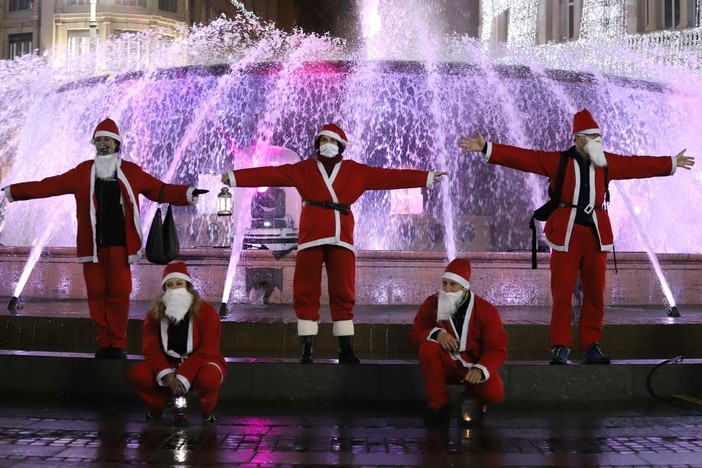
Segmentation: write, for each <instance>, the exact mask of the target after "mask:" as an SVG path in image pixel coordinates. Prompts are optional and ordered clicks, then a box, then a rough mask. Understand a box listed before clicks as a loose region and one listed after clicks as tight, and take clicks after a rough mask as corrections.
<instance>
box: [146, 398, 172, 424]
mask: <svg viewBox="0 0 702 468" xmlns="http://www.w3.org/2000/svg"><path fill="white" fill-rule="evenodd" d="M172 409H173V399H170V400H168V403H166V405H165V406H164V407H163V408H161V409H160V410H158V411H148V412H147V413H146V420H147V421H161V420H162V419H163V418H165V417H166V413H167V412H168V411H170V410H172Z"/></svg>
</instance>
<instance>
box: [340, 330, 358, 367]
mask: <svg viewBox="0 0 702 468" xmlns="http://www.w3.org/2000/svg"><path fill="white" fill-rule="evenodd" d="M360 363H361V360H360V359H358V358H357V357H356V354H355V353H354V352H353V346H352V345H351V337H350V336H340V337H339V364H360Z"/></svg>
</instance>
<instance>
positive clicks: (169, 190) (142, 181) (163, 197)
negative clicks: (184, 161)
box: [122, 162, 190, 206]
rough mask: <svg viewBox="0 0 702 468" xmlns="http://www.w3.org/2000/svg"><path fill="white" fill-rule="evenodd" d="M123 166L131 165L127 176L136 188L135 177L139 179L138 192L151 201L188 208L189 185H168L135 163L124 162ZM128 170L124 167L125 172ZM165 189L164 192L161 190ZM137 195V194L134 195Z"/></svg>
mask: <svg viewBox="0 0 702 468" xmlns="http://www.w3.org/2000/svg"><path fill="white" fill-rule="evenodd" d="M122 164H123V165H125V166H126V165H127V164H129V165H130V166H131V170H130V172H129V174H126V173H125V175H127V179H129V182H130V184H132V187H134V185H135V184H134V183H133V182H134V181H133V180H132V179H133V178H134V177H136V178H138V184H139V185H138V187H139V188H138V191H139V193H141V194H142V195H144V196H145V197H146V198H148V199H149V200H152V201H155V202H158V203H169V204H171V205H175V206H186V205H189V204H190V202H189V201H188V189H189V188H190V187H189V186H187V185H177V184H167V183H165V182H162V181H161V180H159V179H157V178H156V177H154V176H152V175H151V174H149V173H148V172H144V170H143V169H142V168H141V167H139V166H138V165H136V164H134V163H129V162H123V163H122ZM124 169H126V168H124V167H123V170H124ZM162 188H163V191H162V190H161V189H162ZM134 195H135V196H136V195H137V194H136V193H135V194H134Z"/></svg>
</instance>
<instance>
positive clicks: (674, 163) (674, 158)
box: [670, 156, 678, 175]
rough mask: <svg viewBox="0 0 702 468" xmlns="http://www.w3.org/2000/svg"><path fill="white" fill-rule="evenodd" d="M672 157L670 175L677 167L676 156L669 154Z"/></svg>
mask: <svg viewBox="0 0 702 468" xmlns="http://www.w3.org/2000/svg"><path fill="white" fill-rule="evenodd" d="M671 158H673V168H672V169H671V171H670V175H673V174H675V171H676V170H677V169H678V157H677V156H671Z"/></svg>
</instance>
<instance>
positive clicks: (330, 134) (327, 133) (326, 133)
mask: <svg viewBox="0 0 702 468" xmlns="http://www.w3.org/2000/svg"><path fill="white" fill-rule="evenodd" d="M322 135H324V136H328V137H331V138H333V139H335V140H336V141H340V142H341V143H342V144H343V145H344V146H348V145H349V142H348V141H346V140H344V139H343V138H341V137H340V136H339V134H338V133H336V132H332V131H331V130H322V131H321V132H319V133H318V134H317V138H319V137H321V136H322Z"/></svg>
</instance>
